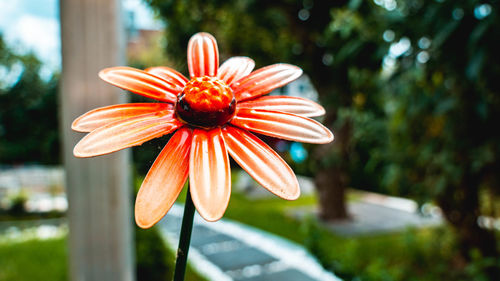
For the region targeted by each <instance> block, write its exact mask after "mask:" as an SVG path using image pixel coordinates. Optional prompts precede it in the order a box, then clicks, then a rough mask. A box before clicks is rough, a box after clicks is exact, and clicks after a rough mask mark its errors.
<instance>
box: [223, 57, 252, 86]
mask: <svg viewBox="0 0 500 281" xmlns="http://www.w3.org/2000/svg"><path fill="white" fill-rule="evenodd" d="M254 67H255V62H254V61H253V59H251V58H248V57H232V58H230V59H228V60H227V61H225V62H224V63H223V64H222V65H221V66H220V68H219V71H218V72H217V77H219V78H220V79H222V80H223V81H224V82H226V84H228V85H231V84H232V83H233V82H236V81H238V80H240V79H241V78H243V77H245V76H247V75H248V74H250V73H251V72H252V70H253V68H254Z"/></svg>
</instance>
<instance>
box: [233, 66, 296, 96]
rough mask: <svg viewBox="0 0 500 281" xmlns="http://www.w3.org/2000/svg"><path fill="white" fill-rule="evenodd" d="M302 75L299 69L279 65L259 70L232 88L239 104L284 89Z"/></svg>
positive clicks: (237, 82) (235, 83)
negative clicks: (277, 89)
mask: <svg viewBox="0 0 500 281" xmlns="http://www.w3.org/2000/svg"><path fill="white" fill-rule="evenodd" d="M300 75H302V69H300V68H299V67H296V66H295V65H291V64H286V63H277V64H273V65H269V66H266V67H263V68H259V69H257V70H256V71H254V72H252V73H250V75H248V76H246V77H243V78H241V79H240V80H238V81H236V82H234V83H233V84H232V85H231V87H232V88H233V90H234V96H235V97H236V100H237V101H238V102H239V101H244V100H248V99H252V98H256V97H258V96H262V95H264V94H267V93H269V92H271V91H272V90H274V89H276V88H279V87H283V86H284V85H286V84H288V83H290V82H292V81H293V80H295V79H297V78H299V77H300Z"/></svg>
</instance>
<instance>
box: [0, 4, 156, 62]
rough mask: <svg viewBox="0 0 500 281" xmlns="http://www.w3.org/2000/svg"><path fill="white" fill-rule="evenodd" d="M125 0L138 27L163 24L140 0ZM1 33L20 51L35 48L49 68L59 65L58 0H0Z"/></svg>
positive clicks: (24, 51) (35, 51) (128, 11)
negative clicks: (133, 14)
mask: <svg viewBox="0 0 500 281" xmlns="http://www.w3.org/2000/svg"><path fill="white" fill-rule="evenodd" d="M122 3H123V10H124V12H125V13H130V12H133V13H135V24H136V26H137V27H138V28H146V29H149V28H161V23H159V22H158V21H157V20H155V19H154V15H153V12H152V11H151V10H150V9H149V7H147V6H146V5H145V4H144V3H143V2H142V1H141V0H123V1H122ZM124 18H125V16H124ZM0 33H1V34H2V36H3V37H4V39H5V41H6V42H7V44H8V45H9V47H10V48H12V49H13V50H15V51H16V52H17V53H26V52H30V51H32V52H34V53H35V54H36V55H37V56H38V57H39V58H40V59H41V60H42V61H43V62H44V64H45V68H46V71H54V70H55V71H57V70H59V69H60V66H61V55H60V52H61V42H60V32H59V1H58V0H43V1H40V0H15V1H14V0H7V1H6V0H1V1H0Z"/></svg>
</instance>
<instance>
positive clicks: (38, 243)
mask: <svg viewBox="0 0 500 281" xmlns="http://www.w3.org/2000/svg"><path fill="white" fill-rule="evenodd" d="M66 257H67V247H66V239H63V238H59V239H49V240H30V241H25V242H16V243H12V244H0V280H1V281H11V280H16V281H24V280H26V281H28V280H29V281H31V280H51V281H59V280H61V281H62V280H68V270H67V267H68V263H67V259H66Z"/></svg>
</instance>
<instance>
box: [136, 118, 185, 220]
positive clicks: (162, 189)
mask: <svg viewBox="0 0 500 281" xmlns="http://www.w3.org/2000/svg"><path fill="white" fill-rule="evenodd" d="M191 136H192V132H191V129H188V128H182V129H180V130H178V131H177V132H176V133H175V134H174V135H173V136H172V138H171V139H170V140H169V142H168V143H167V145H165V148H163V150H162V151H161V153H160V155H158V157H157V158H156V160H155V162H154V163H153V166H151V169H149V172H148V174H147V175H146V178H145V179H144V181H143V182H142V185H141V188H140V189H139V192H138V193H137V198H136V200H135V221H136V223H137V225H138V226H140V227H142V228H149V227H151V226H153V225H154V224H156V223H157V222H158V221H159V220H160V219H161V218H163V216H164V215H165V214H166V213H167V212H168V210H170V208H171V207H172V205H173V204H174V202H175V200H176V199H177V197H178V196H179V193H180V192H181V190H182V187H183V186H184V183H185V182H186V179H187V177H188V173H189V151H190V148H191Z"/></svg>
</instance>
